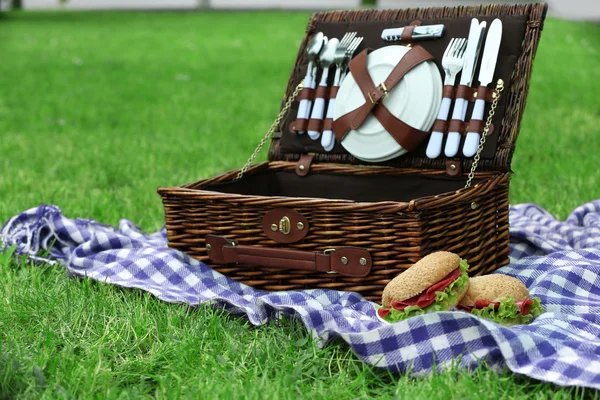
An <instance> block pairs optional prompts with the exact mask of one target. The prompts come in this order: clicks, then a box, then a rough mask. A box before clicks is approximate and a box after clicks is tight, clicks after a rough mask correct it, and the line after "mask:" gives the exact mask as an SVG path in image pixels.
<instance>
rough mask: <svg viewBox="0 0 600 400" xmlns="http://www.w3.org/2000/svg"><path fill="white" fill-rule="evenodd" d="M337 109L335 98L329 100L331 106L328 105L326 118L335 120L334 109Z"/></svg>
mask: <svg viewBox="0 0 600 400" xmlns="http://www.w3.org/2000/svg"><path fill="white" fill-rule="evenodd" d="M334 107H335V97H334V98H333V99H329V104H328V105H327V115H326V116H325V118H333V109H334Z"/></svg>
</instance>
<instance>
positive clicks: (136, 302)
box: [0, 12, 600, 400]
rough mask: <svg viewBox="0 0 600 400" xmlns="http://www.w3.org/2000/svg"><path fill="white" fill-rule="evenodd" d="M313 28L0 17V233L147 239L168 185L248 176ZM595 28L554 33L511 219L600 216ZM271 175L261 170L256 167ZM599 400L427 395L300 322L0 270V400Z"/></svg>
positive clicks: (509, 385) (87, 16)
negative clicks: (32, 214) (90, 221)
mask: <svg viewBox="0 0 600 400" xmlns="http://www.w3.org/2000/svg"><path fill="white" fill-rule="evenodd" d="M308 17H309V14H306V13H284V12H264V13H130V12H124V13H113V12H104V13H76V12H72V13H41V12H40V13H33V12H23V13H13V14H3V15H0V49H1V51H0V132H1V135H2V136H1V137H2V140H1V141H0V167H1V171H2V172H1V173H0V193H1V194H2V201H1V202H0V220H1V221H4V220H6V219H7V218H9V217H11V216H13V215H15V214H17V213H18V212H20V211H22V210H24V209H27V208H30V207H34V206H36V205H38V204H40V203H51V204H57V205H58V206H60V207H61V208H62V210H63V212H64V213H65V215H67V216H70V217H86V218H94V219H96V220H99V221H101V222H104V223H109V224H117V223H118V222H119V219H121V218H128V219H131V220H132V221H134V222H135V223H136V224H138V225H139V226H141V227H142V228H143V229H144V230H146V231H149V232H150V231H156V230H158V229H160V228H161V227H162V225H163V223H164V216H163V210H162V205H161V202H160V198H159V197H158V195H157V194H156V188H157V187H159V186H169V185H177V184H181V183H185V182H190V181H194V180H198V179H200V178H204V177H208V176H211V175H214V174H216V173H219V172H222V171H225V170H228V169H233V168H237V167H240V166H241V165H243V163H244V162H245V160H246V159H247V158H248V156H249V155H250V154H251V153H252V151H253V149H254V147H255V145H256V144H257V143H258V141H259V140H260V138H261V137H262V135H263V133H264V132H265V131H266V129H267V128H268V127H269V125H270V124H271V122H272V120H273V118H274V116H275V115H276V113H277V111H278V107H279V104H280V101H281V96H282V94H283V91H284V89H285V84H286V80H287V78H288V76H289V71H290V68H291V67H292V65H293V62H294V57H295V54H296V51H297V47H298V44H299V40H300V38H301V37H302V35H303V32H304V28H305V24H306V22H307V19H308ZM598 37H600V28H599V26H598V25H593V24H585V23H573V22H564V21H559V20H549V21H547V23H546V26H545V29H544V33H543V35H542V41H541V44H540V47H539V51H538V57H537V59H536V62H535V67H534V71H533V77H532V84H531V90H530V94H529V98H528V105H527V109H526V112H525V115H524V118H523V124H522V128H521V134H520V137H519V141H518V144H517V150H516V153H515V157H514V160H513V169H514V171H515V175H514V177H513V180H512V184H511V202H512V203H513V204H516V203H522V202H535V203H538V204H540V205H541V206H542V207H544V208H545V209H547V210H548V211H549V212H550V213H552V214H553V215H555V216H557V217H558V218H560V219H564V218H565V217H566V216H567V215H568V214H569V212H570V211H571V210H573V209H574V208H575V207H577V206H578V205H580V204H582V203H585V202H587V201H590V200H593V199H597V198H600V189H598V188H599V187H600V168H599V167H600V140H599V138H600V136H599V135H600V130H599V128H598V127H599V126H600V124H599V113H600V110H599V108H598V107H599V103H598V93H600V83H599V82H600V70H599V69H598V65H600V54H599V51H600V46H599V43H598ZM262 157H263V158H264V157H265V155H264V154H263V155H262ZM15 397H20V398H35V399H37V398H144V397H145V398H179V397H186V398H212V397H215V398H216V397H221V398H256V399H259V398H260V399H263V398H274V399H275V398H276V399H285V398H297V397H307V398H337V399H343V398H372V397H382V398H391V397H396V398H429V399H444V400H448V399H450V398H494V399H495V398H510V397H515V398H540V399H542V398H556V399H562V398H564V399H568V398H573V397H576V398H591V397H598V392H592V391H589V390H587V391H586V390H581V389H573V388H559V387H557V386H554V385H552V384H550V383H540V382H537V381H534V380H531V379H528V378H524V377H521V376H516V375H514V374H511V373H510V372H506V371H504V372H501V373H498V372H494V371H491V370H489V369H486V368H483V367H482V368H478V369H476V370H475V371H473V372H464V371H458V372H457V371H449V372H445V373H442V374H439V375H432V376H428V377H425V378H421V379H413V378H408V377H406V376H398V375H390V374H388V373H386V372H385V371H381V370H378V369H375V368H371V367H369V366H366V365H364V364H363V363H361V362H360V361H359V360H358V359H357V358H356V357H354V355H353V354H352V353H351V352H350V351H349V350H348V348H347V347H346V346H345V345H344V344H343V343H332V344H331V345H329V346H328V347H326V348H325V349H322V350H321V349H317V348H316V346H315V345H314V343H312V342H311V341H310V340H309V339H308V337H307V334H306V331H305V329H304V327H303V326H302V325H301V324H300V323H299V322H297V321H288V322H283V323H281V324H271V325H268V326H263V327H258V328H256V327H253V326H251V325H249V324H248V323H247V322H246V321H245V320H243V319H240V318H235V317H231V316H229V315H227V314H226V313H225V312H222V311H218V310H214V309H211V308H208V307H200V308H198V309H193V308H189V307H186V306H183V305H173V304H167V303H163V302H160V301H157V300H156V299H154V298H153V297H152V296H150V295H148V294H147V293H143V292H140V291H135V290H122V289H119V288H115V287H111V286H107V285H102V284H98V283H95V282H91V281H88V280H82V281H74V280H70V279H69V278H67V277H66V276H65V274H64V271H63V270H61V269H60V268H59V267H53V266H49V265H42V266H33V265H31V264H29V263H28V262H26V261H24V260H20V259H13V260H10V261H5V262H0V399H4V398H15Z"/></svg>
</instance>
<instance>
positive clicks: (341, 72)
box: [321, 32, 363, 152]
mask: <svg viewBox="0 0 600 400" xmlns="http://www.w3.org/2000/svg"><path fill="white" fill-rule="evenodd" d="M347 35H349V39H348V42H346V44H345V45H344V47H342V48H339V47H338V49H336V52H335V56H334V59H335V65H336V70H335V77H334V79H333V87H332V89H335V90H333V93H331V96H330V97H329V104H328V106H327V116H326V117H325V118H326V119H325V121H328V120H329V121H333V111H334V108H335V97H336V93H337V89H338V88H339V86H340V82H341V81H342V79H343V78H344V77H345V75H346V70H347V66H348V62H350V59H351V58H352V55H353V54H354V52H355V51H356V49H357V48H358V46H359V45H360V43H361V42H362V41H363V38H362V37H355V36H356V32H350V33H347V34H346V35H344V37H346V36H347ZM334 145H335V137H334V136H333V131H332V130H331V129H324V130H323V135H321V146H323V149H324V150H325V151H328V152H329V151H331V150H333V146H334Z"/></svg>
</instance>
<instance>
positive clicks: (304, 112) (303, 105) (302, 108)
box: [296, 72, 312, 134]
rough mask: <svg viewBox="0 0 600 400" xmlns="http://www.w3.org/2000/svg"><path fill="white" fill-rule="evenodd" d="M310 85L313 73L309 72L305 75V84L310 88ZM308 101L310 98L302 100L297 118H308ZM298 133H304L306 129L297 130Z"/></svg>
mask: <svg viewBox="0 0 600 400" xmlns="http://www.w3.org/2000/svg"><path fill="white" fill-rule="evenodd" d="M310 85H312V75H311V74H310V72H309V73H307V74H306V76H305V77H304V86H305V87H307V88H308V87H310ZM308 102H309V100H308V99H302V100H300V104H299V105H298V114H297V115H296V118H297V119H302V118H306V117H305V116H306V115H308V112H307V108H308ZM297 133H300V134H302V133H304V131H297Z"/></svg>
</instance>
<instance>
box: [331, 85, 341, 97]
mask: <svg viewBox="0 0 600 400" xmlns="http://www.w3.org/2000/svg"><path fill="white" fill-rule="evenodd" d="M339 90H340V87H339V86H332V87H331V89H330V90H329V98H330V99H335V98H336V97H337V94H338V91H339Z"/></svg>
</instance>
